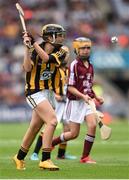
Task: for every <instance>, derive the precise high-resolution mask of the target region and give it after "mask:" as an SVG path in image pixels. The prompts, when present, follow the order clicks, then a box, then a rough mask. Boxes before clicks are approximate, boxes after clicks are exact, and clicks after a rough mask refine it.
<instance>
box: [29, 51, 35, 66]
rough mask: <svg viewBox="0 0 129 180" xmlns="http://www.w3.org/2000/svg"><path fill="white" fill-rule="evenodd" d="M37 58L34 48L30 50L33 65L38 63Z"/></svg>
mask: <svg viewBox="0 0 129 180" xmlns="http://www.w3.org/2000/svg"><path fill="white" fill-rule="evenodd" d="M36 57H37V52H36V51H35V49H34V48H33V49H31V50H30V58H31V60H32V65H34V64H35V63H36Z"/></svg>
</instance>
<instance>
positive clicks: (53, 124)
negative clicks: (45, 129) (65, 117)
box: [50, 116, 58, 127]
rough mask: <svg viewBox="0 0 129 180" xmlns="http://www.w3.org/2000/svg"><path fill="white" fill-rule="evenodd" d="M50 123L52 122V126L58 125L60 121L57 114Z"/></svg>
mask: <svg viewBox="0 0 129 180" xmlns="http://www.w3.org/2000/svg"><path fill="white" fill-rule="evenodd" d="M50 124H51V125H52V126H54V127H56V126H57V124H58V121H57V118H56V116H53V118H52V119H51V120H50Z"/></svg>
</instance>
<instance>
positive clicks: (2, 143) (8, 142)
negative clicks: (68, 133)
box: [0, 139, 129, 146]
mask: <svg viewBox="0 0 129 180" xmlns="http://www.w3.org/2000/svg"><path fill="white" fill-rule="evenodd" d="M21 141H22V140H16V139H11V140H0V145H2V146H3V145H5V146H6V145H8V146H9V145H10V144H11V145H15V144H20V143H21ZM35 141H36V140H35ZM35 141H34V142H35ZM80 142H81V141H80V140H76V139H75V140H73V141H69V142H68V143H69V144H72V145H77V144H80ZM95 144H96V145H108V146H109V145H120V144H121V145H129V140H126V141H114V140H110V141H100V142H95Z"/></svg>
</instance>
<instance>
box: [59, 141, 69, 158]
mask: <svg viewBox="0 0 129 180" xmlns="http://www.w3.org/2000/svg"><path fill="white" fill-rule="evenodd" d="M66 147H67V143H66V142H64V143H61V144H59V148H58V154H57V157H58V158H61V157H64V156H65V151H66Z"/></svg>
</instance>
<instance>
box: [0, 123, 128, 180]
mask: <svg viewBox="0 0 129 180" xmlns="http://www.w3.org/2000/svg"><path fill="white" fill-rule="evenodd" d="M27 127H28V124H27V123H21V124H20V123H12V124H11V123H10V124H6V123H5V124H0V179H24V178H26V179H128V178H129V133H128V132H129V124H128V122H127V121H114V122H113V123H112V124H111V127H112V131H113V132H112V136H111V138H110V139H109V140H108V141H102V140H101V139H100V134H99V129H97V136H96V141H95V144H94V147H93V149H92V153H91V155H92V158H93V159H95V160H96V161H97V164H95V165H88V164H80V163H79V159H80V156H81V153H82V147H83V139H84V136H85V133H86V129H85V125H82V127H81V132H80V136H79V137H78V138H77V139H76V140H74V141H70V142H69V143H68V144H69V145H68V148H67V149H68V152H69V153H70V154H73V155H76V156H77V160H56V154H57V148H56V149H55V150H54V151H53V152H52V159H53V161H54V163H56V164H57V165H58V166H59V167H60V171H57V172H52V171H45V170H43V171H42V170H39V169H38V162H37V161H36V162H33V161H30V160H29V157H30V155H31V153H32V151H33V147H34V145H33V146H32V147H31V149H30V152H29V154H28V156H27V158H26V168H27V169H26V170H25V171H18V170H16V169H15V166H14V164H13V162H12V156H13V155H14V154H16V153H17V151H18V149H19V147H20V143H21V140H22V137H23V135H24V133H25V131H26V129H27ZM60 131H61V128H60V127H58V128H57V131H56V134H59V132H60Z"/></svg>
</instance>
